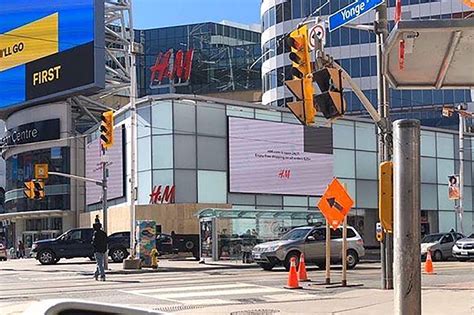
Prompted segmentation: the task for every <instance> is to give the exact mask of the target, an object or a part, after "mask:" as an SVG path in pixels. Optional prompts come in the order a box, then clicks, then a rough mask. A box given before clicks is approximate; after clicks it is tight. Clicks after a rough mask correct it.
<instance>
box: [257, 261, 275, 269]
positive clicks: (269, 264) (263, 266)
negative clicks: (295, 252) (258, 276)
mask: <svg viewBox="0 0 474 315" xmlns="http://www.w3.org/2000/svg"><path fill="white" fill-rule="evenodd" d="M258 265H259V266H260V267H262V269H263V270H266V271H270V270H272V269H273V267H275V264H272V263H259V264H258Z"/></svg>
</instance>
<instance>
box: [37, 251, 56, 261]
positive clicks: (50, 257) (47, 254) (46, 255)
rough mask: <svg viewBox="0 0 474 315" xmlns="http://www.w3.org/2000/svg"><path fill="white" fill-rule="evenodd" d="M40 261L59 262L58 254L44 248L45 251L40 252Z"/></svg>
mask: <svg viewBox="0 0 474 315" xmlns="http://www.w3.org/2000/svg"><path fill="white" fill-rule="evenodd" d="M38 261H39V262H40V263H41V264H42V265H52V264H55V263H56V262H57V261H56V256H55V255H54V253H53V252H52V251H50V250H43V251H41V252H39V254H38Z"/></svg>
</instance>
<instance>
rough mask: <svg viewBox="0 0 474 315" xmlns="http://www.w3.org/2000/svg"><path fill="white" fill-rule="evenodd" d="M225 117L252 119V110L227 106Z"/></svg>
mask: <svg viewBox="0 0 474 315" xmlns="http://www.w3.org/2000/svg"><path fill="white" fill-rule="evenodd" d="M226 109H227V113H226V114H227V116H236V117H245V118H253V108H247V107H239V106H231V105H229V106H227V108H226Z"/></svg>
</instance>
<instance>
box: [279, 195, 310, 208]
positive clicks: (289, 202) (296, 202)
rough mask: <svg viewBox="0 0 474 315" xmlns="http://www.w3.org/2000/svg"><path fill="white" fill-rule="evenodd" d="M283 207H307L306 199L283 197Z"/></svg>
mask: <svg viewBox="0 0 474 315" xmlns="http://www.w3.org/2000/svg"><path fill="white" fill-rule="evenodd" d="M283 205H285V206H296V207H307V206H308V198H306V197H296V196H295V197H292V196H283Z"/></svg>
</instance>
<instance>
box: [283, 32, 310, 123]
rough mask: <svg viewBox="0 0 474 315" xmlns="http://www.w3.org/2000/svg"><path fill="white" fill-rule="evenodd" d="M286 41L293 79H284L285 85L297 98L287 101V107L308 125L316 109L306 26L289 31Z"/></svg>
mask: <svg viewBox="0 0 474 315" xmlns="http://www.w3.org/2000/svg"><path fill="white" fill-rule="evenodd" d="M287 42H288V45H289V46H290V48H291V53H290V55H289V58H290V60H291V62H292V74H293V80H288V81H285V85H286V86H287V87H288V89H289V90H290V91H291V92H292V93H293V94H294V96H295V97H296V99H297V100H296V101H295V102H289V103H287V107H288V108H289V109H290V110H291V111H292V112H293V114H294V115H295V116H296V118H298V120H299V121H301V123H303V124H304V125H309V124H312V123H314V117H315V116H316V110H315V108H314V102H313V95H314V87H313V73H312V71H313V69H312V66H311V56H310V53H309V42H308V26H307V25H303V26H301V27H300V28H298V29H296V30H294V31H293V32H291V33H290V35H289V37H288V39H287Z"/></svg>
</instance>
